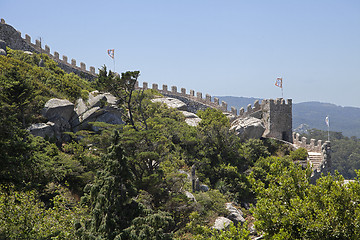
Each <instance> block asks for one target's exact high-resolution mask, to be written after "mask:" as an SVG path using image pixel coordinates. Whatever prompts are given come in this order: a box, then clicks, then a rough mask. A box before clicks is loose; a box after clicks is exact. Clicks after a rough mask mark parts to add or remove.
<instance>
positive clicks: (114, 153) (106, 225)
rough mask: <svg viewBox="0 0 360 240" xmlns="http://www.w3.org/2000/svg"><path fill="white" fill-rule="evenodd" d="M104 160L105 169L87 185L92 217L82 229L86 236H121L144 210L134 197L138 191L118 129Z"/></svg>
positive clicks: (81, 233) (86, 199)
mask: <svg viewBox="0 0 360 240" xmlns="http://www.w3.org/2000/svg"><path fill="white" fill-rule="evenodd" d="M104 161H105V168H104V169H103V170H101V171H99V172H98V174H97V177H96V179H95V181H94V183H93V184H91V185H88V186H87V187H86V188H85V191H87V193H86V194H85V196H84V197H83V199H82V200H83V201H84V202H85V203H87V204H88V205H89V207H90V209H91V218H90V220H89V221H88V222H87V224H86V225H85V228H84V229H79V235H82V236H83V239H91V238H96V239H116V238H118V239H119V238H120V235H121V233H122V230H123V229H125V228H127V227H129V226H130V223H131V221H132V220H133V219H134V218H135V217H137V216H138V215H139V213H140V212H141V207H140V205H139V204H138V203H137V202H135V201H134V200H133V197H134V196H135V194H136V191H135V189H134V187H133V185H132V181H131V180H132V177H133V176H132V173H131V171H130V169H129V167H128V163H127V159H126V158H125V157H124V155H123V149H122V148H121V147H120V146H119V134H118V132H115V133H114V136H113V144H112V146H111V147H110V149H109V153H108V154H107V155H106V156H105V157H104Z"/></svg>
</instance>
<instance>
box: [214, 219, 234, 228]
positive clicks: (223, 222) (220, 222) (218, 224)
mask: <svg viewBox="0 0 360 240" xmlns="http://www.w3.org/2000/svg"><path fill="white" fill-rule="evenodd" d="M231 223H232V221H231V220H230V219H228V218H226V217H218V218H216V220H215V223H214V226H213V228H215V229H217V230H223V229H225V228H227V227H228V226H229V225H230V224H231Z"/></svg>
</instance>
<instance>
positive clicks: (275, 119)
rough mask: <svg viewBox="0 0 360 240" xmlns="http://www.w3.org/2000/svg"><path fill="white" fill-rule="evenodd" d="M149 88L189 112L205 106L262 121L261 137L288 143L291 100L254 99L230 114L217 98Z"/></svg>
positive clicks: (231, 116)
mask: <svg viewBox="0 0 360 240" xmlns="http://www.w3.org/2000/svg"><path fill="white" fill-rule="evenodd" d="M135 87H136V88H137V89H145V90H146V89H150V87H149V84H148V83H147V82H143V84H142V87H140V86H139V83H138V82H137V83H136V86H135ZM151 89H153V90H157V91H159V92H160V93H161V94H163V95H165V96H169V97H173V98H178V99H179V100H181V101H183V102H185V103H186V104H187V106H188V108H189V111H190V112H193V113H196V112H197V110H200V109H201V110H204V109H206V108H208V107H211V108H216V109H218V110H221V111H222V112H224V113H225V114H226V115H228V116H229V117H230V119H235V118H245V117H255V118H258V119H261V120H263V122H264V125H265V129H266V131H265V133H264V135H263V136H264V137H270V138H277V139H281V140H284V141H287V142H290V143H292V100H291V99H288V100H287V102H286V101H285V100H284V99H282V98H278V99H265V100H262V102H261V104H260V102H259V101H258V100H256V101H255V102H254V104H253V106H252V105H251V104H249V105H248V106H247V108H246V111H245V109H244V108H240V110H238V109H237V108H236V107H233V106H232V107H231V108H230V111H229V110H228V104H227V103H226V102H224V101H222V102H221V104H220V101H219V99H218V98H216V97H214V98H213V97H212V96H211V95H209V94H205V98H204V97H203V93H201V92H196V94H195V91H194V90H190V91H189V92H188V93H187V90H186V89H185V88H180V92H179V91H178V87H176V86H171V88H170V89H168V86H167V85H163V86H162V88H159V85H158V84H152V87H151Z"/></svg>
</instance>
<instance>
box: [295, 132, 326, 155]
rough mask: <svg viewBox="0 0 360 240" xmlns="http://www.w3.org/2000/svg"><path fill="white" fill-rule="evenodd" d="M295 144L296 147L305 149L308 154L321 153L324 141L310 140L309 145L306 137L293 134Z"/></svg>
mask: <svg viewBox="0 0 360 240" xmlns="http://www.w3.org/2000/svg"><path fill="white" fill-rule="evenodd" d="M293 143H294V145H295V146H296V147H302V148H305V149H306V150H307V151H308V152H317V153H320V152H321V147H322V141H321V140H318V141H316V140H315V139H310V143H307V138H306V137H301V138H300V134H299V133H295V132H293Z"/></svg>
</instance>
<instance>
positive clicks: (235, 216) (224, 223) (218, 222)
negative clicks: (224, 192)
mask: <svg viewBox="0 0 360 240" xmlns="http://www.w3.org/2000/svg"><path fill="white" fill-rule="evenodd" d="M225 207H226V210H228V212H229V215H228V216H227V217H218V218H216V219H215V223H214V225H213V228H215V229H217V230H222V229H224V228H227V227H228V226H229V225H230V224H231V223H234V224H235V225H237V224H243V223H244V222H245V218H244V213H243V212H242V211H241V210H240V209H238V208H236V207H235V206H234V204H233V203H231V202H229V203H226V204H225Z"/></svg>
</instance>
